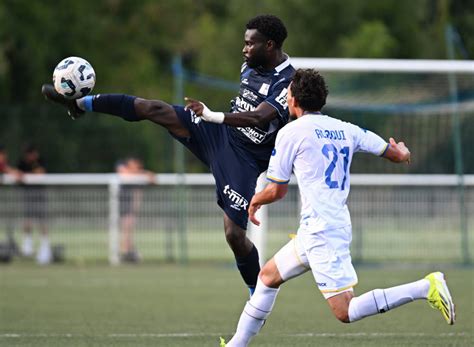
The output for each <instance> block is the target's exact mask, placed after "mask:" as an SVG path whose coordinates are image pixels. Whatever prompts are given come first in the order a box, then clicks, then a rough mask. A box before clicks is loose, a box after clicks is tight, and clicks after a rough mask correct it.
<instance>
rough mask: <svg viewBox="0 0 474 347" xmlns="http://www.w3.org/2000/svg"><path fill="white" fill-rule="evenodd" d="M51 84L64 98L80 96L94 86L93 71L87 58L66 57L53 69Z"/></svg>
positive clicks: (84, 94) (87, 92)
mask: <svg viewBox="0 0 474 347" xmlns="http://www.w3.org/2000/svg"><path fill="white" fill-rule="evenodd" d="M53 84H54V89H56V91H57V92H58V93H59V94H61V95H62V96H64V97H65V98H66V99H78V98H82V97H83V96H86V95H87V94H89V93H90V92H91V90H92V88H94V85H95V71H94V69H93V68H92V65H91V64H90V63H89V62H88V61H87V60H85V59H83V58H79V57H68V58H65V59H63V60H61V62H60V63H59V64H58V65H57V66H56V68H55V69H54V73H53Z"/></svg>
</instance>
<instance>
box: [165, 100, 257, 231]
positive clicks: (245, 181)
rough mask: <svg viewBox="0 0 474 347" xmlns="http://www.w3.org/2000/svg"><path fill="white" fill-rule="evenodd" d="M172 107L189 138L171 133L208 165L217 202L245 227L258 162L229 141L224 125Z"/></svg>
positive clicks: (229, 215) (181, 107) (236, 221)
mask: <svg viewBox="0 0 474 347" xmlns="http://www.w3.org/2000/svg"><path fill="white" fill-rule="evenodd" d="M173 107H174V109H175V111H176V114H177V115H178V118H179V120H180V121H181V123H182V124H183V126H185V127H186V128H187V129H188V130H189V132H190V133H191V137H189V138H182V137H177V136H175V135H173V134H172V133H171V135H172V136H173V137H174V138H176V139H177V140H178V141H180V142H181V143H182V144H184V145H185V146H186V147H187V148H188V149H189V150H190V151H191V152H193V153H194V155H196V157H198V158H199V159H200V160H201V161H202V162H203V163H204V164H206V165H207V166H208V167H209V169H210V170H211V172H212V175H213V176H214V178H215V180H216V193H217V203H218V205H219V206H220V207H221V208H222V209H223V210H224V212H225V213H226V215H227V216H228V217H229V218H230V219H231V220H232V221H233V222H234V223H236V224H237V225H238V226H240V227H241V228H243V229H247V222H248V213H247V209H248V207H249V202H250V200H251V199H252V196H253V195H254V194H255V187H256V182H257V178H258V176H259V174H260V172H261V170H260V169H259V166H258V163H257V161H256V160H255V158H254V157H253V156H252V154H251V153H250V152H248V151H246V150H245V149H243V148H239V147H237V146H233V145H232V144H231V143H230V141H229V133H228V129H227V126H226V125H224V124H215V123H208V122H205V121H202V120H201V118H199V117H197V116H195V115H194V114H193V113H191V112H190V111H187V110H185V109H184V107H183V106H173Z"/></svg>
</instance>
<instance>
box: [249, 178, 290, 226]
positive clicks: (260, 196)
mask: <svg viewBox="0 0 474 347" xmlns="http://www.w3.org/2000/svg"><path fill="white" fill-rule="evenodd" d="M287 192H288V184H278V183H274V182H271V183H269V184H268V185H267V186H266V187H265V189H264V190H262V191H261V192H258V193H257V194H255V195H254V196H253V198H252V201H250V205H249V218H250V221H251V222H252V223H253V224H255V225H260V221H259V220H258V219H257V218H256V217H255V213H257V211H258V210H259V209H260V207H262V205H267V204H271V203H272V202H275V201H277V200H280V199H283V197H284V196H285V195H286V193H287Z"/></svg>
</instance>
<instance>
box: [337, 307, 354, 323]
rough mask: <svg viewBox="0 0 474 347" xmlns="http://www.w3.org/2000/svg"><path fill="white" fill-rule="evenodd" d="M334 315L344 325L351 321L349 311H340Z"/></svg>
mask: <svg viewBox="0 0 474 347" xmlns="http://www.w3.org/2000/svg"><path fill="white" fill-rule="evenodd" d="M334 315H335V316H336V318H337V319H338V320H339V321H341V322H342V323H350V322H351V321H350V320H349V311H348V310H347V309H345V310H340V311H335V312H334Z"/></svg>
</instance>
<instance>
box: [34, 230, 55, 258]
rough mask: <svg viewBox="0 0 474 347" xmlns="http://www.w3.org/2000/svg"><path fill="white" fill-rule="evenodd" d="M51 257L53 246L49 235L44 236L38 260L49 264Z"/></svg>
mask: <svg viewBox="0 0 474 347" xmlns="http://www.w3.org/2000/svg"><path fill="white" fill-rule="evenodd" d="M51 259H52V254H51V247H50V245H49V239H48V237H47V236H42V237H41V242H40V247H39V250H38V255H37V257H36V261H37V262H38V264H41V265H45V264H49V263H50V262H51Z"/></svg>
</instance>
